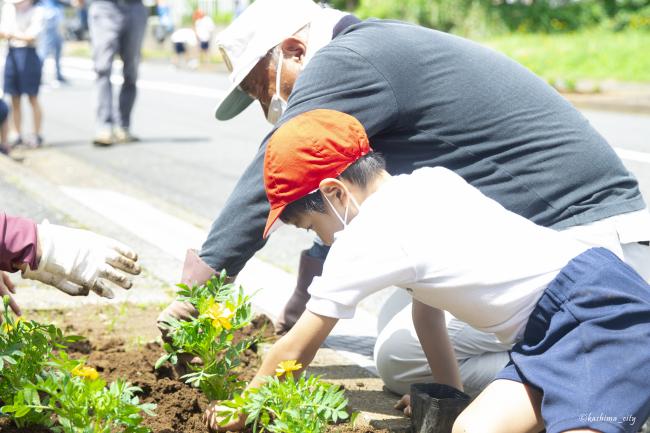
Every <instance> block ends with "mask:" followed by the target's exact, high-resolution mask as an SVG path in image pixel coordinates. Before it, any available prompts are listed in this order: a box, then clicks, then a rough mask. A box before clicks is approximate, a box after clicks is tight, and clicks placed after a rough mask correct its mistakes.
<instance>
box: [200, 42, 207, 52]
mask: <svg viewBox="0 0 650 433" xmlns="http://www.w3.org/2000/svg"><path fill="white" fill-rule="evenodd" d="M199 46H200V47H201V51H208V50H209V49H210V41H201V42H200V45H199Z"/></svg>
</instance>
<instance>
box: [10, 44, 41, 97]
mask: <svg viewBox="0 0 650 433" xmlns="http://www.w3.org/2000/svg"><path fill="white" fill-rule="evenodd" d="M41 69H42V63H41V59H40V58H39V57H38V54H36V48H34V47H24V48H9V52H8V53H7V60H6V61H5V73H4V91H5V93H6V94H8V95H12V96H17V95H30V96H35V95H38V88H39V87H40V85H41Z"/></svg>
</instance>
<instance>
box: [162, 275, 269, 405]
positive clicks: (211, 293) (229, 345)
mask: <svg viewBox="0 0 650 433" xmlns="http://www.w3.org/2000/svg"><path fill="white" fill-rule="evenodd" d="M178 287H179V288H180V290H179V292H178V298H177V299H178V300H179V301H184V302H189V303H190V304H192V305H193V306H194V307H195V308H196V310H197V311H198V316H197V317H196V318H192V319H191V320H176V319H174V318H169V319H168V321H167V323H166V326H167V330H168V339H169V340H168V342H166V343H165V344H164V345H163V347H164V349H165V351H166V352H167V353H166V354H165V355H163V356H162V357H161V358H160V359H159V360H158V362H157V363H156V368H159V367H160V366H162V365H163V364H164V363H165V362H167V361H169V362H171V363H172V364H177V363H178V362H179V357H181V356H182V357H184V358H192V357H194V358H196V357H198V358H200V360H201V362H200V363H190V364H189V365H188V366H189V368H190V369H191V370H192V371H191V373H189V374H186V375H184V376H182V377H181V378H182V379H184V380H185V382H186V383H188V384H190V385H192V386H195V387H197V388H199V389H200V390H201V391H202V392H203V393H204V394H205V396H206V397H207V398H208V399H209V400H227V399H230V398H231V397H232V396H233V395H234V394H235V393H236V392H241V390H242V389H243V387H244V385H245V383H243V382H242V381H240V380H239V378H238V374H237V369H238V367H239V366H240V364H241V356H242V354H243V353H244V352H245V351H246V350H247V349H248V348H249V347H251V345H252V344H254V343H255V342H257V340H258V338H257V337H241V338H239V339H238V341H236V340H235V332H236V331H238V330H240V329H242V328H244V327H246V326H248V325H250V323H251V319H252V313H251V303H250V297H249V296H246V295H245V294H244V291H243V289H242V288H241V287H235V285H233V284H231V283H229V282H228V277H227V276H226V273H225V271H224V272H222V273H221V274H220V275H218V276H215V277H213V278H212V279H210V280H208V281H207V282H206V283H205V284H202V285H196V286H193V287H188V286H187V285H184V284H180V285H179V286H178Z"/></svg>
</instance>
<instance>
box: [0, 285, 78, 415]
mask: <svg viewBox="0 0 650 433" xmlns="http://www.w3.org/2000/svg"><path fill="white" fill-rule="evenodd" d="M8 303H9V298H8V297H6V296H5V297H4V298H3V304H4V310H3V313H2V325H1V326H0V405H1V404H10V403H11V402H13V400H14V397H15V396H16V394H18V393H19V392H20V391H21V390H23V389H24V387H25V384H26V383H28V382H31V381H34V380H35V379H36V378H37V377H38V376H39V375H40V374H41V373H42V371H43V369H44V367H45V364H46V363H47V362H48V360H49V359H50V357H51V356H52V351H53V350H57V349H58V350H62V349H64V348H65V345H66V344H68V343H71V342H73V341H78V340H80V339H81V337H76V336H64V335H63V332H62V331H61V330H60V329H59V328H57V327H56V326H54V325H44V324H41V323H38V322H35V321H31V320H24V319H22V318H21V317H18V318H14V316H13V315H12V314H11V313H10V312H9V308H8ZM3 412H4V411H3V410H1V409H0V414H1V413H3ZM14 420H15V422H16V425H17V426H19V427H22V426H27V425H43V424H44V423H47V422H48V420H47V416H46V415H44V414H42V413H29V414H27V413H26V414H25V415H23V416H22V417H19V418H15V419H14Z"/></svg>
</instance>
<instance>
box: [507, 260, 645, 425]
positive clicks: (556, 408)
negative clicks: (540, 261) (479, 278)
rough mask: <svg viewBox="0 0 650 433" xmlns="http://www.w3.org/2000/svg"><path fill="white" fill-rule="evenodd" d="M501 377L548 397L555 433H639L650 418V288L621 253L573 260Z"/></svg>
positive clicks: (545, 411)
mask: <svg viewBox="0 0 650 433" xmlns="http://www.w3.org/2000/svg"><path fill="white" fill-rule="evenodd" d="M510 359H511V361H510V363H508V365H507V366H506V367H505V368H504V369H503V370H502V371H501V372H500V373H499V374H498V375H497V379H508V380H514V381H517V382H521V383H525V384H529V385H531V386H533V387H535V388H537V389H538V390H540V391H541V392H542V394H543V399H542V417H543V419H544V424H545V425H546V432H547V433H555V432H561V431H565V430H571V429H579V428H589V429H593V430H598V431H601V432H603V433H620V432H630V433H634V432H638V431H639V429H640V428H641V426H642V425H643V422H644V421H645V420H646V419H647V418H648V415H649V414H650V286H648V284H646V282H645V281H644V280H643V279H642V278H641V277H640V276H639V275H638V274H637V273H636V272H635V271H634V270H633V269H632V268H630V267H629V266H628V265H626V264H625V263H623V262H622V261H621V260H620V259H619V258H618V257H616V255H614V254H613V253H611V252H610V251H608V250H606V249H604V248H594V249H590V250H588V251H586V252H584V253H582V254H581V255H579V256H578V257H576V258H574V259H573V260H571V261H570V262H569V263H568V264H567V265H566V266H565V267H564V268H563V269H562V270H561V271H560V273H559V274H558V276H557V277H556V278H555V279H554V280H553V281H552V282H551V284H550V285H549V286H548V288H547V289H546V291H545V292H544V294H543V295H542V297H541V298H540V300H539V302H538V303H537V306H536V307H535V309H534V310H533V312H532V313H531V316H530V319H529V321H528V324H527V325H526V329H525V331H524V336H523V339H522V341H521V342H519V343H518V344H517V345H515V346H514V347H513V349H512V352H511V353H510Z"/></svg>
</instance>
